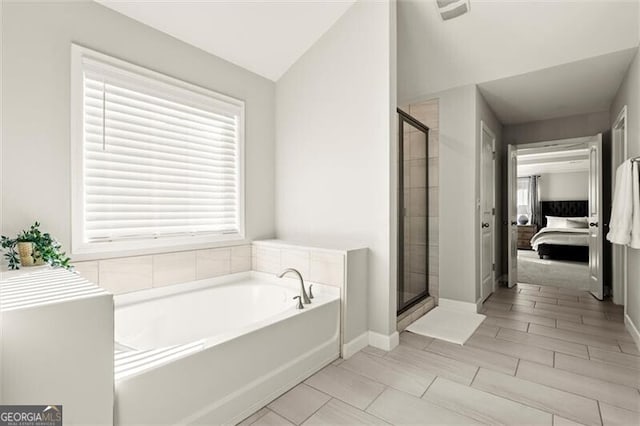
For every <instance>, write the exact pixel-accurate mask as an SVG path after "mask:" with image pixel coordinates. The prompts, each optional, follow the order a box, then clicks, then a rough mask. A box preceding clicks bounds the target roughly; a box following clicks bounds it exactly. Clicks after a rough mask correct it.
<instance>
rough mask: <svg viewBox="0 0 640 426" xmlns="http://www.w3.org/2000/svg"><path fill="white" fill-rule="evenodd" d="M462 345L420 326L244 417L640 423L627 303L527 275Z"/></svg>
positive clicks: (491, 302) (255, 420)
mask: <svg viewBox="0 0 640 426" xmlns="http://www.w3.org/2000/svg"><path fill="white" fill-rule="evenodd" d="M484 313H485V314H486V315H487V319H486V320H485V321H484V323H483V324H482V325H481V326H480V327H479V328H478V330H476V332H475V333H474V335H473V336H472V337H471V338H470V339H469V340H468V341H467V343H466V344H465V345H464V346H460V345H455V344H451V343H447V342H444V341H441V340H437V339H430V338H427V337H423V336H419V335H416V334H411V333H407V332H405V333H402V334H401V335H400V345H399V346H398V347H397V348H395V349H394V350H393V351H391V352H384V351H381V350H378V349H375V348H366V349H364V350H363V351H361V352H359V353H358V354H356V355H354V356H353V357H351V358H350V359H348V360H346V361H343V360H341V359H339V360H337V361H335V362H334V363H332V364H331V365H329V366H327V367H326V368H324V369H322V370H320V371H319V372H318V373H316V374H314V375H313V376H311V377H310V378H308V379H307V380H306V381H305V382H304V383H301V384H299V385H298V386H296V387H295V388H293V389H292V390H290V391H289V392H287V393H286V394H284V395H282V396H281V397H280V398H278V399H277V400H275V401H273V402H272V403H271V404H269V405H268V406H267V407H265V408H263V409H261V410H260V411H258V412H257V413H255V414H254V415H252V416H251V417H249V418H248V419H246V420H245V421H243V422H242V423H241V424H242V425H250V424H253V425H292V424H295V425H347V424H348V425H356V424H392V425H427V424H438V425H448V424H465V425H466V424H490V425H496V424H501V425H530V424H531V425H533V424H536V425H537V424H540V425H556V426H557V425H575V424H583V425H605V426H608V425H640V352H639V351H638V348H637V347H636V345H635V343H634V342H633V340H632V338H631V336H630V335H629V334H628V333H627V331H626V330H625V328H624V324H623V315H622V307H620V306H616V305H613V304H612V303H611V302H599V301H597V300H596V299H594V298H593V297H591V296H590V295H589V294H588V293H587V292H584V291H578V290H569V289H563V288H557V287H548V286H538V285H530V284H518V285H517V286H516V287H515V288H513V289H507V288H500V289H499V290H498V291H497V292H496V293H495V294H493V295H492V296H491V297H490V298H489V299H488V300H487V301H486V302H485V304H484Z"/></svg>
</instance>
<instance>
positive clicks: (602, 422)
mask: <svg viewBox="0 0 640 426" xmlns="http://www.w3.org/2000/svg"><path fill="white" fill-rule="evenodd" d="M596 404H597V405H598V415H599V416H600V424H601V425H604V421H603V420H602V409H601V408H600V401H596Z"/></svg>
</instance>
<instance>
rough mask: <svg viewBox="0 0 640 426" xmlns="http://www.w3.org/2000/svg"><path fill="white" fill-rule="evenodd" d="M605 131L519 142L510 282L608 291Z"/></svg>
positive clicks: (515, 158)
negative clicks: (547, 140)
mask: <svg viewBox="0 0 640 426" xmlns="http://www.w3.org/2000/svg"><path fill="white" fill-rule="evenodd" d="M601 138H602V136H601V135H596V136H594V137H587V138H576V139H571V140H563V141H551V142H541V143H535V144H527V145H519V146H518V147H517V149H515V150H514V151H513V165H512V167H514V168H515V170H514V172H515V173H512V174H510V176H511V179H510V186H512V187H510V188H509V189H510V191H509V192H510V194H513V195H512V197H511V198H512V199H511V200H510V206H509V207H510V216H511V232H510V237H511V238H510V239H511V240H512V241H511V242H510V244H512V250H510V253H511V256H512V257H514V258H513V259H510V260H511V261H512V265H513V266H515V268H510V271H512V272H511V273H512V274H514V275H515V277H510V282H514V281H515V282H518V283H527V284H539V285H548V286H553V287H559V288H566V289H571V290H587V291H591V292H592V294H593V295H594V296H595V297H597V298H598V299H600V300H602V298H603V297H604V296H605V295H606V290H605V289H604V283H605V279H604V272H605V271H604V269H605V268H604V264H605V261H604V257H605V256H604V254H605V251H606V250H605V248H604V244H605V243H604V241H603V233H604V232H606V231H605V230H604V229H603V228H604V227H605V221H604V220H602V219H603V218H602V217H601V216H602V213H603V209H602V206H603V199H604V198H606V197H607V195H606V194H603V187H602V170H601V168H602V164H603V162H602V142H601Z"/></svg>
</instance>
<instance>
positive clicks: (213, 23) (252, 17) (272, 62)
mask: <svg viewBox="0 0 640 426" xmlns="http://www.w3.org/2000/svg"><path fill="white" fill-rule="evenodd" d="M96 1H97V2H98V3H101V4H102V5H104V6H106V7H108V8H111V9H113V10H115V11H117V12H120V13H122V14H123V15H126V16H128V17H130V18H133V19H135V20H137V21H140V22H142V23H143V24H146V25H148V26H150V27H153V28H156V29H158V30H160V31H163V32H165V33H167V34H169V35H172V36H173V37H175V38H177V39H179V40H182V41H184V42H186V43H189V44H192V45H194V46H196V47H198V48H200V49H202V50H204V51H206V52H209V53H211V54H213V55H216V56H218V57H221V58H223V59H226V60H227V61H229V62H232V63H234V64H236V65H239V66H241V67H243V68H246V69H248V70H250V71H253V72H255V73H256V74H259V75H262V76H263V77H266V78H268V79H270V80H274V81H276V80H278V79H279V78H280V77H281V76H282V74H283V73H284V72H285V71H286V70H287V69H289V67H290V66H291V65H292V64H293V63H294V62H295V61H297V60H298V58H300V56H302V55H303V54H304V52H306V51H307V50H308V49H309V48H310V47H311V46H312V45H313V44H314V43H315V42H316V41H317V40H318V39H319V38H320V37H321V36H322V34H324V33H325V32H326V31H327V30H328V29H329V28H330V27H331V26H332V25H333V24H334V23H335V22H336V21H337V20H338V18H340V17H341V16H342V15H343V14H344V12H346V10H347V9H348V8H349V7H350V6H351V5H352V4H353V3H354V2H355V0H333V1H320V0H295V1H291V0H251V1H247V0H238V1H236V0H234V1H229V0H227V1H221V0H200V1H178V0H175V1H159V0H130V1H127V0H96Z"/></svg>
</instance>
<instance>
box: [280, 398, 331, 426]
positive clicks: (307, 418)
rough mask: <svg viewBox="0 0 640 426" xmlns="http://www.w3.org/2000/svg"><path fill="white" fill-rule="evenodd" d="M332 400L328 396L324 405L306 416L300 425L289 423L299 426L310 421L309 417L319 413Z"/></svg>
mask: <svg viewBox="0 0 640 426" xmlns="http://www.w3.org/2000/svg"><path fill="white" fill-rule="evenodd" d="M325 395H326V394H325ZM332 399H334V398H333V397H332V396H330V395H329V399H327V400H326V401H325V403H324V404H322V405H321V406H320V407H318V408H317V409H316V410H315V411H314V412H313V413H311V414H309V415H308V416H307V417H306V418H305V419H304V420H303V421H301V422H300V423H296V422H294V421H292V422H291V423H293V424H294V425H298V426H300V425H302V424H304V422H306V421H307V420H309V419H310V418H311V417H313V416H314V415H315V414H316V413H317V412H318V411H320V410H321V409H322V407H324V406H325V405H327V404H328V403H329V402H331V400H332ZM282 417H284V418H285V419H286V417H285V416H282ZM287 420H289V419H287Z"/></svg>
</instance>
